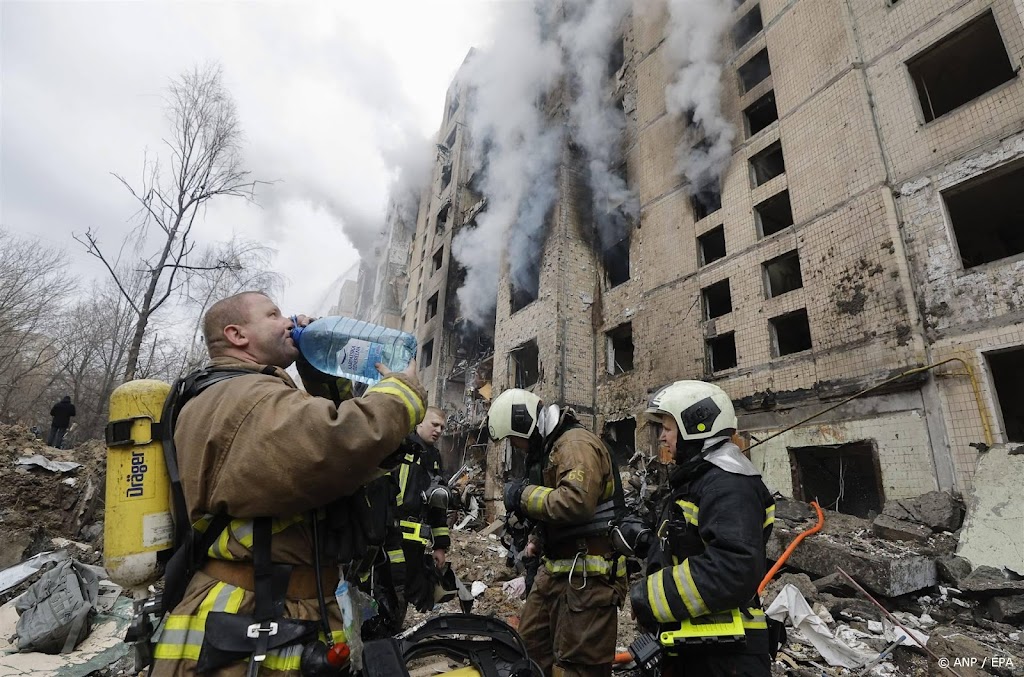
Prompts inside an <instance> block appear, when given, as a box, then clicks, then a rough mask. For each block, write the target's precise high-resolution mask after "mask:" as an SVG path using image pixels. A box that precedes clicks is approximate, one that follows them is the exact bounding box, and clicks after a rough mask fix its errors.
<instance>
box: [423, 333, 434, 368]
mask: <svg viewBox="0 0 1024 677" xmlns="http://www.w3.org/2000/svg"><path fill="white" fill-rule="evenodd" d="M420 362H421V363H422V365H423V369H426V368H427V367H429V366H431V365H432V364H434V339H430V340H429V341H427V342H426V343H424V344H423V346H422V347H421V348H420Z"/></svg>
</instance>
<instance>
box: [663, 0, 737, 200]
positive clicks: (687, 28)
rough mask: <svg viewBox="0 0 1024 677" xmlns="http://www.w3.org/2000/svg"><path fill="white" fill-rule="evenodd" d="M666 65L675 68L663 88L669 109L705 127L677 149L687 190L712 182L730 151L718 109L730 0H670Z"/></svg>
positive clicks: (729, 132)
mask: <svg viewBox="0 0 1024 677" xmlns="http://www.w3.org/2000/svg"><path fill="white" fill-rule="evenodd" d="M668 7H669V22H668V26H667V27H666V35H665V53H666V58H667V65H668V66H669V68H670V70H671V71H672V72H674V73H675V75H674V77H673V78H672V81H671V82H670V83H669V85H668V86H667V87H666V88H665V105H666V108H667V110H668V112H669V113H670V114H673V115H690V114H692V117H693V124H694V125H697V126H699V127H700V128H701V130H702V131H703V132H704V141H703V142H702V143H700V144H698V145H697V146H694V147H690V146H689V145H686V146H683V147H681V148H680V149H679V159H678V164H677V171H679V173H680V174H682V175H683V176H684V177H686V179H687V181H689V184H690V193H691V194H692V195H697V194H699V193H700V192H702V191H704V190H706V189H708V188H711V187H714V186H717V182H718V180H719V179H720V177H721V176H722V174H723V173H724V172H725V170H726V168H727V167H728V165H729V160H730V158H731V157H732V140H733V137H734V136H735V134H736V132H735V129H733V126H732V125H731V124H729V121H728V120H726V118H725V116H724V115H722V108H721V90H722V63H721V43H722V37H723V35H724V33H725V29H726V26H727V25H728V22H729V14H730V11H731V10H730V0H669V3H668Z"/></svg>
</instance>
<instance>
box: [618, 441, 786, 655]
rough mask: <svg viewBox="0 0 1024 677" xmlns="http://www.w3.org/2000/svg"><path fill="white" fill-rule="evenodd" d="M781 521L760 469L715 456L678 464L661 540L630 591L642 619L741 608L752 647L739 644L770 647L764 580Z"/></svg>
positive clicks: (654, 621) (674, 621) (665, 622)
mask: <svg viewBox="0 0 1024 677" xmlns="http://www.w3.org/2000/svg"><path fill="white" fill-rule="evenodd" d="M774 521H775V501H774V499H772V496H771V494H770V493H769V491H768V489H767V487H765V485H764V482H762V480H761V478H760V477H759V476H756V475H754V476H747V475H738V474H733V473H729V472H726V471H725V470H722V469H721V468H719V467H717V466H715V465H712V464H711V463H709V462H707V461H702V462H700V463H699V464H697V466H696V467H695V468H693V469H692V470H691V469H688V468H686V467H685V466H681V467H679V468H677V469H676V470H675V471H674V472H673V475H672V476H671V478H670V491H669V493H668V495H667V496H666V497H665V499H663V501H662V503H661V509H660V517H659V519H658V523H657V525H655V527H656V529H657V533H658V535H659V536H661V539H660V541H659V543H660V547H658V546H656V547H655V548H653V549H652V553H651V554H650V555H649V557H648V561H647V578H646V579H645V580H643V581H641V582H639V583H637V584H635V585H634V586H633V589H632V590H631V594H630V598H631V600H630V601H631V603H632V606H633V609H634V610H635V612H636V616H637V621H638V622H639V623H640V625H641V626H642V627H646V628H649V629H653V628H655V627H659V628H660V629H661V630H662V631H664V630H673V629H676V630H678V629H679V627H680V621H683V620H685V619H688V618H695V617H699V616H704V615H706V614H709V613H713V612H723V611H729V610H733V609H739V610H740V611H741V612H742V614H743V625H744V631H745V637H746V647H745V649H744V648H738V649H737V648H736V647H733V648H732V649H731V650H732V651H739V652H743V653H768V633H767V625H766V621H765V616H764V612H763V611H761V609H760V601H759V599H758V594H757V587H758V585H759V584H760V582H761V579H763V578H764V575H765V573H766V572H767V556H766V553H765V547H766V543H767V541H768V537H769V536H770V535H771V531H772V524H773V523H774Z"/></svg>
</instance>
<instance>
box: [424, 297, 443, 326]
mask: <svg viewBox="0 0 1024 677" xmlns="http://www.w3.org/2000/svg"><path fill="white" fill-rule="evenodd" d="M440 293H441V292H439V291H436V292H434V295H433V296H431V297H430V298H429V299H427V314H426V316H425V317H424V318H423V321H424V322H426V321H427V320H429V319H431V318H432V317H434V316H435V315H437V297H438V295H439V294H440Z"/></svg>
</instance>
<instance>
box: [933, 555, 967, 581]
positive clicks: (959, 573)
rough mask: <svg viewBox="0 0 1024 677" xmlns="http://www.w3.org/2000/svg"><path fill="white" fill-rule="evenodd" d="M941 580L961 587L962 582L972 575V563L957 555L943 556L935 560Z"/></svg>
mask: <svg viewBox="0 0 1024 677" xmlns="http://www.w3.org/2000/svg"><path fill="white" fill-rule="evenodd" d="M935 566H936V567H937V568H938V570H939V579H940V580H942V581H944V582H946V583H950V584H952V585H953V586H955V587H960V581H962V580H963V579H965V578H967V577H968V576H970V575H971V563H970V562H968V561H967V560H966V559H964V558H963V557H959V556H957V555H943V556H942V557H939V558H938V559H937V560H935Z"/></svg>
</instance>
